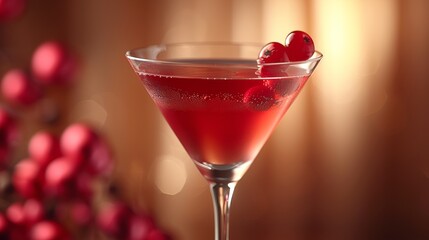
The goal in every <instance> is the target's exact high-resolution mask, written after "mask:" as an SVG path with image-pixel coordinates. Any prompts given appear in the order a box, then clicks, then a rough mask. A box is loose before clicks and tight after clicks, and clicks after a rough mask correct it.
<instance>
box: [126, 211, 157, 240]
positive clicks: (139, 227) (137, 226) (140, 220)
mask: <svg viewBox="0 0 429 240" xmlns="http://www.w3.org/2000/svg"><path fill="white" fill-rule="evenodd" d="M153 229H155V224H154V223H153V221H152V220H151V219H150V218H149V217H147V216H143V215H133V216H131V217H130V221H129V225H128V233H127V238H126V240H143V239H144V240H146V239H148V237H149V234H150V233H151V231H152V230H153Z"/></svg>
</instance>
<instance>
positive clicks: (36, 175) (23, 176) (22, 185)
mask: <svg viewBox="0 0 429 240" xmlns="http://www.w3.org/2000/svg"><path fill="white" fill-rule="evenodd" d="M41 174H42V172H41V168H40V166H39V165H38V164H37V162H35V161H33V160H32V159H25V160H21V161H20V162H19V163H18V164H17V165H16V166H15V171H14V172H13V176H12V184H13V186H14V187H15V190H16V191H17V192H18V193H19V194H20V195H21V196H23V197H27V198H33V197H35V198H37V197H39V196H40V194H41V192H40V185H39V184H40V178H41Z"/></svg>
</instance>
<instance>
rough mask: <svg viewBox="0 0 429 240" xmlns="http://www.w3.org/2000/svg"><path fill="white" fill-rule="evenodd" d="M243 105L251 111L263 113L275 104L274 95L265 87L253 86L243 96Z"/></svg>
mask: <svg viewBox="0 0 429 240" xmlns="http://www.w3.org/2000/svg"><path fill="white" fill-rule="evenodd" d="M244 103H246V104H247V105H248V106H249V107H250V108H251V109H253V110H256V111H265V110H268V109H269V108H270V107H271V106H273V105H274V104H275V103H276V95H275V92H274V91H273V90H272V89H271V88H269V87H267V86H265V85H260V86H255V87H252V88H250V89H249V90H247V92H246V93H245V94H244Z"/></svg>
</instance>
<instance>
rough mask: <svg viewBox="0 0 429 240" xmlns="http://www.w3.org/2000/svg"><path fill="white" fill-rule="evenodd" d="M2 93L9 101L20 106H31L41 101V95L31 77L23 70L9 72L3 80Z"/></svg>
mask: <svg viewBox="0 0 429 240" xmlns="http://www.w3.org/2000/svg"><path fill="white" fill-rule="evenodd" d="M1 90H2V93H3V95H4V97H5V99H7V100H8V101H10V102H12V103H16V104H20V105H27V106H28V105H31V104H33V103H35V102H36V101H37V100H39V99H40V96H41V93H40V89H39V88H38V87H37V85H36V84H35V83H34V82H33V81H32V79H31V78H30V76H29V75H28V74H27V73H25V72H24V71H22V70H19V69H12V70H9V71H8V72H7V73H6V74H5V75H4V76H3V79H2V83H1Z"/></svg>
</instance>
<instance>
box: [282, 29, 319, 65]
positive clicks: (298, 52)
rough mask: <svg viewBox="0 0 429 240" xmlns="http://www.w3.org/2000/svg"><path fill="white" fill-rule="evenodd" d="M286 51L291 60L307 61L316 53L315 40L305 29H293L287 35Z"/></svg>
mask: <svg viewBox="0 0 429 240" xmlns="http://www.w3.org/2000/svg"><path fill="white" fill-rule="evenodd" d="M285 45H286V52H287V55H288V56H289V59H290V60H291V61H305V60H307V59H309V58H310V57H311V56H312V55H313V54H314V42H313V39H311V37H310V35H308V34H307V33H305V32H303V31H293V32H291V33H289V34H288V35H287V37H286V44H285Z"/></svg>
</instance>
